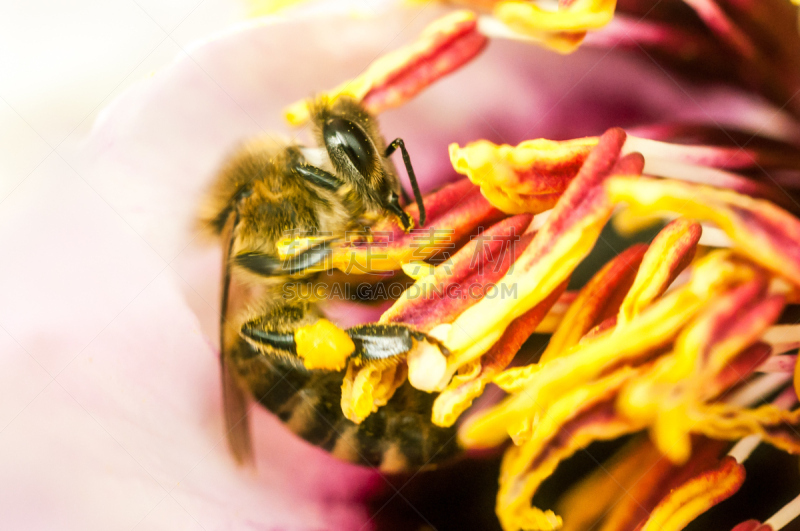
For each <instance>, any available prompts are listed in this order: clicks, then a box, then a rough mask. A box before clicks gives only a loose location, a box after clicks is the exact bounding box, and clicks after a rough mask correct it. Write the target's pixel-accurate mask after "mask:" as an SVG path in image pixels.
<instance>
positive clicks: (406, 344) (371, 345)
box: [347, 323, 450, 362]
mask: <svg viewBox="0 0 800 531" xmlns="http://www.w3.org/2000/svg"><path fill="white" fill-rule="evenodd" d="M347 333H348V335H349V336H350V338H351V339H352V340H353V343H355V346H356V350H355V352H354V353H353V355H352V357H353V358H355V359H357V360H360V361H363V362H375V361H394V360H396V359H398V358H399V357H401V356H402V355H404V354H407V353H408V352H409V351H410V350H411V349H412V348H413V347H414V341H424V342H427V343H430V344H432V345H435V346H437V347H439V350H441V351H442V354H444V355H445V356H447V355H448V354H449V353H450V352H449V351H448V350H447V348H446V347H445V346H444V345H443V344H442V343H441V342H440V341H439V340H438V339H436V338H434V337H431V336H429V335H427V334H425V333H423V332H419V331H417V330H414V329H412V328H410V327H409V326H407V325H404V324H398V323H378V324H366V325H359V326H354V327H352V328H350V329H348V330H347Z"/></svg>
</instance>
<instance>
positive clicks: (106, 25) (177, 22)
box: [0, 0, 289, 202]
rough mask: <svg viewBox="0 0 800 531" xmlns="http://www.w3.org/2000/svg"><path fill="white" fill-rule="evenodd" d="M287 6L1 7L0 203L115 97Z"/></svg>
mask: <svg viewBox="0 0 800 531" xmlns="http://www.w3.org/2000/svg"><path fill="white" fill-rule="evenodd" d="M287 3H289V2H286V0H284V1H268V2H262V3H260V4H259V3H257V2H256V3H254V2H248V1H245V0H169V1H167V2H163V1H160V0H137V1H134V0H69V1H67V2H53V1H48V0H39V1H36V0H34V1H26V2H19V1H14V0H2V1H1V2H0V202H2V201H4V200H6V199H7V198H8V197H9V196H10V195H11V194H12V193H13V191H14V189H15V188H16V187H17V186H18V185H19V184H20V183H21V182H22V181H23V180H24V179H26V178H27V177H28V176H30V175H31V174H32V173H34V172H35V171H36V169H37V168H38V167H39V166H40V165H42V164H44V163H45V162H46V161H47V160H48V158H50V157H58V155H59V153H63V152H64V150H69V149H72V148H74V147H75V145H76V144H77V143H79V142H80V140H81V139H82V138H84V137H85V135H86V134H87V132H88V131H89V130H90V129H91V127H92V124H93V123H94V121H95V119H96V117H97V115H98V113H100V112H102V109H103V107H104V106H105V105H107V104H108V103H109V102H110V101H112V100H113V99H114V97H115V96H116V95H118V94H119V93H120V92H122V91H124V90H125V89H126V88H128V87H129V86H130V85H132V84H134V83H136V82H137V81H140V80H142V79H144V78H146V77H147V76H150V75H152V74H153V73H154V72H155V71H157V70H159V69H160V68H162V67H164V66H165V65H167V64H169V63H170V62H172V61H173V60H175V59H176V58H178V57H179V56H181V55H184V54H186V53H191V45H192V43H194V42H197V41H200V40H202V39H204V38H206V37H208V36H210V35H213V34H215V33H217V32H220V31H222V30H223V29H225V28H228V27H230V26H234V25H236V24H240V23H243V22H245V21H246V19H247V18H248V16H249V15H251V14H254V13H257V12H259V11H268V10H271V9H277V8H279V7H281V6H282V5H283V4H287Z"/></svg>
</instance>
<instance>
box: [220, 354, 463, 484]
mask: <svg viewBox="0 0 800 531" xmlns="http://www.w3.org/2000/svg"><path fill="white" fill-rule="evenodd" d="M242 349H247V350H250V351H251V352H249V353H248V354H246V355H244V356H242V355H241V354H244V353H243V352H241V350H242ZM239 350H240V352H239V355H237V356H233V360H232V362H233V364H234V366H235V367H237V369H238V370H239V373H240V376H241V377H242V378H243V380H244V381H245V382H247V385H248V386H249V388H250V391H251V393H252V394H253V396H254V397H255V398H256V399H257V400H258V401H259V402H260V403H261V404H262V405H263V406H264V407H266V408H267V409H269V410H270V411H272V412H273V413H275V414H276V415H277V416H278V417H279V418H280V419H281V420H282V421H283V422H284V423H285V424H286V426H287V427H288V428H289V429H290V430H292V431H293V432H294V433H296V434H297V435H299V436H300V437H302V438H303V439H305V440H306V441H308V442H309V443H311V444H314V445H316V446H320V447H321V448H323V449H325V450H326V451H328V452H331V454H333V455H334V456H336V457H338V458H340V459H343V460H346V461H350V462H354V463H360V464H363V465H368V466H373V467H378V468H380V469H381V470H382V471H384V472H401V471H405V470H413V469H419V468H422V467H431V466H433V465H436V464H438V463H441V462H443V461H446V460H448V459H450V458H452V457H454V456H455V455H456V454H457V453H458V444H457V442H456V437H455V429H454V428H441V427H438V426H434V425H433V424H432V423H431V420H430V417H431V407H432V403H433V399H434V398H435V397H434V396H433V395H430V394H428V393H424V392H422V391H419V390H417V389H414V388H413V387H411V386H410V385H409V384H408V382H406V383H405V384H404V385H403V386H401V387H400V388H399V389H398V390H397V392H396V393H395V395H394V396H393V397H392V399H391V400H390V401H389V402H388V403H387V404H386V405H385V406H383V407H381V408H380V409H378V411H377V412H375V413H373V414H372V415H370V416H369V417H367V418H366V419H365V420H364V421H363V422H362V423H361V424H355V423H354V422H352V421H350V420H348V419H347V418H345V417H344V414H343V413H342V408H341V396H342V395H341V385H342V379H343V378H344V371H342V372H327V371H313V372H309V371H306V370H304V369H302V368H299V367H295V366H293V365H292V364H291V362H288V361H286V360H282V359H279V358H275V357H268V356H263V355H261V354H258V353H255V352H254V351H253V350H252V349H251V347H250V346H249V345H247V344H246V343H244V342H239Z"/></svg>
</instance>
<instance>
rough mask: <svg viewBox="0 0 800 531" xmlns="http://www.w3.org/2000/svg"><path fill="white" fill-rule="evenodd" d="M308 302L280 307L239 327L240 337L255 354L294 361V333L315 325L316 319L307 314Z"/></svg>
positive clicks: (295, 345)
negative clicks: (255, 350)
mask: <svg viewBox="0 0 800 531" xmlns="http://www.w3.org/2000/svg"><path fill="white" fill-rule="evenodd" d="M310 309H311V308H310V304H309V303H307V302H302V301H301V302H292V303H286V304H279V305H276V306H275V307H273V308H272V309H271V310H270V311H268V312H267V313H265V314H264V315H261V316H258V317H256V318H254V319H251V320H249V321H247V322H246V323H244V324H243V325H242V328H241V330H240V332H239V333H240V334H241V336H242V337H243V338H244V339H245V341H247V342H248V343H250V345H252V346H253V347H254V348H256V349H257V350H258V351H260V352H263V353H265V354H271V355H273V356H276V357H281V358H287V357H290V358H295V359H297V362H298V363H300V364H301V365H302V362H301V361H300V359H299V358H297V343H296V342H295V338H294V333H295V331H296V330H297V329H298V328H300V327H302V326H307V325H310V324H312V323H314V322H315V321H316V320H317V317H316V316H315V315H313V314H311V313H310Z"/></svg>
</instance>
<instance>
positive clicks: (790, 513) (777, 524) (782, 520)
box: [764, 495, 800, 531]
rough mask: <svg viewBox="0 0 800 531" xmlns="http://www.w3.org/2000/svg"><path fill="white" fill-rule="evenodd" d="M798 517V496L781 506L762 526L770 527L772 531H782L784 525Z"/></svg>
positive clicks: (799, 506)
mask: <svg viewBox="0 0 800 531" xmlns="http://www.w3.org/2000/svg"><path fill="white" fill-rule="evenodd" d="M798 516H800V495H798V496H797V497H796V498H795V499H793V500H792V501H790V502H789V503H787V504H786V505H784V506H783V508H782V509H781V510H779V511H778V512H777V513H775V514H774V515H772V517H771V518H770V519H769V520H767V521H766V522H764V525H768V526H770V529H772V530H773V531H778V530H780V529H783V528H784V526H786V524H788V523H789V522H791V521H792V520H794V519H795V518H797V517H798Z"/></svg>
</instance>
